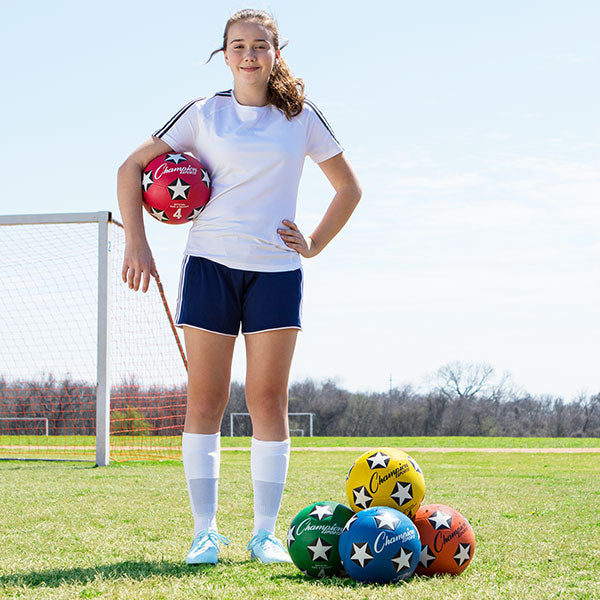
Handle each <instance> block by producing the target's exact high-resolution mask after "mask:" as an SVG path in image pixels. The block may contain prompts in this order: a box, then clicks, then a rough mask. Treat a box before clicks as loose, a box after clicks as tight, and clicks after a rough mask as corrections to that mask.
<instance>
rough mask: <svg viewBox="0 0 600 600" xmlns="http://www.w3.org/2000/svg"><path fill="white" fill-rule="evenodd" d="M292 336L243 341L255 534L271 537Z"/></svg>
mask: <svg viewBox="0 0 600 600" xmlns="http://www.w3.org/2000/svg"><path fill="white" fill-rule="evenodd" d="M297 334H298V330H297V329H282V330H278V331H266V332H262V333H254V334H248V335H246V336H245V339H246V357H247V371H246V403H247V406H248V411H249V412H250V417H251V419H252V428H253V438H252V451H251V472H252V483H253V486H254V534H255V535H256V534H257V533H258V532H259V531H260V530H265V531H266V532H268V533H271V534H272V533H274V531H275V522H276V520H277V515H278V514H279V507H280V505H281V498H282V495H283V488H284V484H285V480H286V476H287V469H288V463H289V456H290V442H289V430H288V415H287V413H288V410H287V409H288V381H289V372H290V366H291V363H292V356H293V354H294V347H295V344H296V337H297Z"/></svg>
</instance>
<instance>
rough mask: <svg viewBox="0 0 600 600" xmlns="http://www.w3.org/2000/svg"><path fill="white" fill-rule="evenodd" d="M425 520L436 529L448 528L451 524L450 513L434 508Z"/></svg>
mask: <svg viewBox="0 0 600 600" xmlns="http://www.w3.org/2000/svg"><path fill="white" fill-rule="evenodd" d="M427 520H428V521H429V522H430V523H431V524H432V525H433V528H434V529H435V530H436V531H437V530H438V529H450V526H451V525H452V515H448V514H446V513H443V512H442V511H441V510H436V511H435V512H434V513H433V514H432V515H431V517H429V519H427Z"/></svg>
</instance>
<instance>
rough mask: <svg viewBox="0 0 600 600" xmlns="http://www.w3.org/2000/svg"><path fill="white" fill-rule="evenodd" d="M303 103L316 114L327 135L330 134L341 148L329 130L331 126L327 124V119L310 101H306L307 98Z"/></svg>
mask: <svg viewBox="0 0 600 600" xmlns="http://www.w3.org/2000/svg"><path fill="white" fill-rule="evenodd" d="M304 102H306V104H308V105H309V106H310V107H311V108H312V109H313V110H314V111H315V113H317V117H319V119H320V120H321V123H323V125H325V128H326V129H327V131H329V133H330V134H331V137H332V138H333V139H334V140H335V141H336V142H337V143H338V144H339V145H340V146H341V144H340V142H339V140H338V139H337V138H336V137H335V133H333V129H332V128H331V125H330V124H329V123H328V122H327V119H326V118H325V117H324V116H323V113H322V112H321V111H320V110H319V109H318V108H317V107H316V106H315V105H314V104H313V103H312V102H311V101H310V100H308V98H304Z"/></svg>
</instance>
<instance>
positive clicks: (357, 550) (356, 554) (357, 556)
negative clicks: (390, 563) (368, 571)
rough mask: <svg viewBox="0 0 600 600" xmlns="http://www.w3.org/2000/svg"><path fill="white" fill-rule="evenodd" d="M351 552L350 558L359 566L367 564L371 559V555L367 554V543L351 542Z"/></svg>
mask: <svg viewBox="0 0 600 600" xmlns="http://www.w3.org/2000/svg"><path fill="white" fill-rule="evenodd" d="M352 552H353V554H351V555H350V560H352V561H354V562H357V563H359V564H360V566H361V567H364V566H365V565H366V564H369V563H370V562H371V561H372V560H373V556H371V555H370V554H369V544H368V543H366V542H365V543H364V544H352Z"/></svg>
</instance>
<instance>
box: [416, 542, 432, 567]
mask: <svg viewBox="0 0 600 600" xmlns="http://www.w3.org/2000/svg"><path fill="white" fill-rule="evenodd" d="M434 560H435V554H429V546H427V544H426V545H425V546H423V547H422V548H421V556H420V557H419V564H420V565H421V566H422V567H425V568H426V569H427V568H428V567H429V565H430V564H431V563H432V562H433V561H434Z"/></svg>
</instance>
